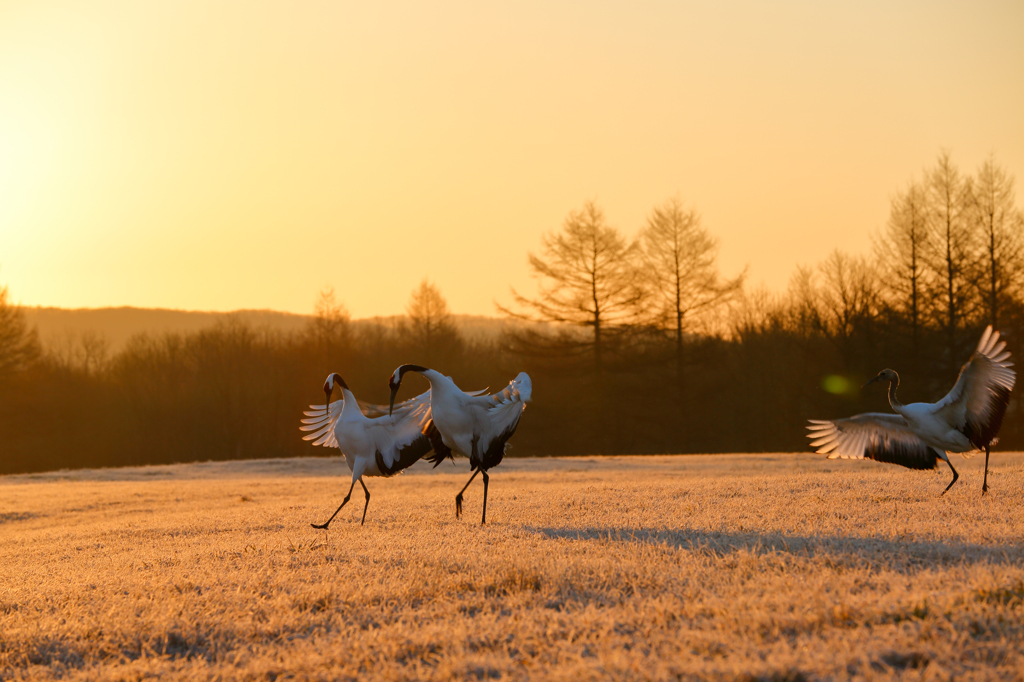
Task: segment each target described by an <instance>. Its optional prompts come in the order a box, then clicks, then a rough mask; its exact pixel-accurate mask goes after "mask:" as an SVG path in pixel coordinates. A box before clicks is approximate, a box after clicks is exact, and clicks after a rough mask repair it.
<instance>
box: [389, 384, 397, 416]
mask: <svg viewBox="0 0 1024 682" xmlns="http://www.w3.org/2000/svg"><path fill="white" fill-rule="evenodd" d="M397 393H398V386H395V387H394V388H392V389H391V404H390V405H389V406H388V416H389V417H390V416H391V413H392V412H394V411H395V394H397Z"/></svg>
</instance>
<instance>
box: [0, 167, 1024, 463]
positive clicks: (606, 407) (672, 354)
mask: <svg viewBox="0 0 1024 682" xmlns="http://www.w3.org/2000/svg"><path fill="white" fill-rule="evenodd" d="M1022 240H1024V217H1022V213H1021V211H1020V209H1019V208H1017V206H1016V203H1015V192H1014V185H1013V178H1012V177H1011V176H1009V175H1008V174H1007V173H1006V172H1005V170H1003V169H1002V168H1001V167H999V166H998V165H997V164H996V163H995V161H994V160H991V159H990V160H989V161H987V162H986V163H985V164H983V165H982V167H981V168H979V169H978V170H977V171H976V172H975V174H973V175H965V174H963V173H962V172H961V171H960V170H959V169H958V168H957V167H956V166H955V165H954V164H953V163H952V161H951V159H950V157H949V155H948V154H942V155H940V156H939V158H938V159H937V161H936V163H935V164H934V165H933V166H932V167H931V168H929V169H927V170H926V171H925V172H924V173H923V174H922V176H921V177H920V178H918V179H915V180H914V181H913V182H911V183H909V184H908V185H907V186H906V187H905V188H904V189H903V190H902V191H900V192H898V193H897V194H896V195H894V196H893V198H892V206H891V211H890V217H889V221H888V223H887V225H886V227H885V228H884V229H883V230H882V231H881V232H880V233H879V234H877V235H876V236H875V240H874V242H875V243H874V248H873V250H872V253H871V255H870V257H867V256H857V255H850V254H846V253H843V252H840V251H836V252H834V253H832V254H831V255H830V256H829V257H827V258H826V259H825V260H824V261H823V262H822V263H819V264H817V265H815V266H810V267H801V268H798V270H797V271H796V272H795V273H794V275H793V277H792V280H791V283H790V286H789V288H788V290H786V291H785V292H782V293H771V292H766V291H761V290H756V289H750V288H748V287H745V286H744V276H743V274H742V273H741V274H740V275H739V276H736V277H734V278H731V279H730V278H726V277H723V276H722V275H721V274H720V273H719V270H718V267H717V264H716V256H717V248H718V242H717V240H716V239H715V238H714V237H713V236H712V235H711V233H710V232H709V231H708V230H707V229H706V228H705V227H704V225H703V224H702V221H701V217H700V215H699V214H698V213H697V212H696V211H694V210H693V209H690V208H687V207H686V206H684V204H683V203H682V201H680V200H679V199H672V200H669V201H667V202H666V203H664V204H663V205H661V206H659V207H656V208H655V209H653V210H652V211H651V213H650V215H649V217H648V219H647V221H646V224H645V225H643V226H642V227H641V228H640V230H638V232H637V234H636V236H635V237H634V238H629V237H628V236H627V235H625V234H623V233H622V232H621V231H619V230H618V229H616V228H614V227H613V226H611V225H609V224H608V222H607V219H606V218H605V215H604V213H603V212H602V210H601V209H600V207H599V206H597V205H596V204H595V203H593V202H588V203H586V204H584V205H583V206H582V207H581V208H580V209H579V210H577V211H573V212H571V213H570V214H569V215H568V216H567V217H566V219H565V222H564V224H563V225H562V227H561V229H559V230H556V231H554V232H552V233H550V234H548V235H547V236H546V237H545V238H544V240H543V241H542V243H541V250H540V252H538V253H535V254H530V255H529V263H530V266H531V269H532V271H533V273H534V274H535V276H536V277H537V279H538V288H537V294H536V296H535V297H532V298H531V297H528V296H524V295H521V294H519V293H517V292H514V291H513V294H512V296H513V303H512V305H509V306H507V307H501V306H499V309H500V310H502V311H503V312H504V313H505V314H506V315H507V318H508V322H507V324H506V326H505V330H504V332H503V333H502V334H500V335H499V336H498V337H497V338H494V339H491V340H482V341H481V340H470V339H467V338H466V337H464V336H463V335H462V334H461V333H460V332H459V330H458V328H457V326H456V325H455V324H454V323H453V320H452V317H451V314H450V312H449V310H448V306H447V304H446V302H445V300H444V298H443V296H442V295H441V292H440V291H439V290H438V289H437V287H435V286H434V285H432V284H430V283H429V282H428V281H426V280H424V282H423V283H422V284H421V285H420V286H419V287H417V289H416V290H415V291H414V292H413V293H412V296H411V298H410V301H409V305H408V307H407V310H406V313H407V315H406V317H405V318H404V320H402V321H400V322H399V323H397V324H391V325H387V324H360V325H354V324H353V323H352V321H351V319H350V317H349V315H348V313H347V311H346V310H345V308H344V306H342V305H341V304H339V303H338V302H337V296H336V294H335V292H334V291H333V290H328V291H324V292H322V293H321V295H320V298H319V299H318V301H317V302H316V305H315V309H314V315H313V317H312V318H311V321H310V323H309V325H308V326H307V327H306V329H304V330H303V331H302V332H301V333H294V334H284V333H280V332H275V331H271V330H267V329H256V328H253V327H251V326H246V325H244V324H241V323H237V322H229V323H225V324H221V325H219V326H217V327H213V328H210V329H207V330H205V331H201V332H197V333H193V334H186V335H178V334H165V335H162V336H155V337H154V336H139V337H136V338H134V339H132V340H131V341H130V342H129V343H128V344H127V346H126V347H125V348H123V349H121V350H120V351H118V352H116V353H111V352H110V351H109V348H108V347H107V346H106V344H105V343H104V341H103V339H102V338H100V337H97V336H95V335H84V336H82V337H80V338H77V339H68V340H66V341H65V342H64V343H62V344H57V345H54V346H52V347H50V348H47V349H45V350H44V349H43V348H41V347H40V344H39V342H38V340H37V338H36V336H35V334H34V332H33V331H32V330H30V329H28V328H27V326H26V324H25V322H24V318H23V316H22V315H21V313H20V311H19V309H18V308H17V307H16V306H13V305H11V304H10V303H9V302H8V300H7V291H6V289H0V470H2V471H4V472H14V471H32V470H42V469H52V468H59V467H76V466H102V465H127V464H142V463H162V462H174V461H190V460H203V459H226V458H251V457H281V456H300V455H311V454H319V455H324V454H330V452H329V451H325V450H323V449H321V448H313V447H311V446H310V445H309V444H308V443H306V442H304V441H302V440H301V439H300V437H299V435H300V434H299V432H298V430H297V426H298V419H299V415H300V413H301V410H302V409H304V407H305V405H307V404H308V403H311V402H314V403H315V402H321V401H322V392H321V390H320V387H321V385H322V382H323V379H324V377H326V376H327V374H328V373H329V372H332V371H337V372H340V373H341V374H342V375H343V376H344V377H345V379H346V381H347V382H348V383H349V385H350V386H352V387H353V389H354V390H355V391H356V393H357V395H359V396H360V397H361V398H363V399H365V400H369V401H372V402H382V403H383V402H386V401H387V395H388V392H387V377H388V375H389V374H390V373H391V371H392V370H393V369H394V368H395V367H396V366H397V365H398V364H400V363H403V362H421V363H423V364H428V365H431V366H433V367H435V368H437V369H439V370H442V371H444V372H445V373H447V374H450V375H451V376H452V377H453V378H454V379H455V381H456V382H457V383H458V384H459V385H460V386H462V387H464V388H466V389H477V388H483V387H485V386H489V387H490V388H491V389H498V388H500V387H502V386H503V385H504V384H505V383H506V382H507V381H508V380H509V379H510V378H511V377H513V376H515V374H516V373H518V372H519V371H520V370H525V371H527V372H529V373H530V375H531V377H532V378H533V383H534V388H535V390H534V403H533V404H532V405H531V406H530V408H529V409H528V411H527V414H526V416H525V418H524V420H523V422H522V424H521V427H520V429H519V431H518V432H517V434H516V437H515V439H514V445H515V449H514V450H513V451H512V453H511V454H513V455H540V456H547V455H563V454H564V455H576V454H591V453H594V454H643V453H677V452H681V453H686V452H736V451H744V452H745V451H792V450H803V449H805V448H806V439H805V438H804V435H803V434H804V429H803V425H804V423H805V422H804V420H806V419H807V418H809V417H833V416H844V415H849V414H854V413H856V412H861V411H867V410H875V411H878V410H887V409H888V407H887V405H886V402H885V396H884V392H882V391H867V392H865V393H863V394H862V393H860V391H859V389H858V388H857V387H858V386H860V385H861V384H862V383H863V382H864V381H865V380H866V379H867V378H869V377H871V376H873V375H874V374H875V373H877V372H878V370H880V369H882V368H883V367H886V366H888V367H893V368H894V369H896V370H898V371H899V372H900V373H901V375H902V376H903V379H904V380H903V384H902V386H901V391H902V394H901V396H902V397H903V398H904V400H906V401H907V402H910V401H916V400H927V401H933V400H936V399H938V398H939V397H941V396H942V395H943V393H944V392H945V391H946V390H948V389H949V387H950V386H951V385H952V383H953V381H954V380H955V378H956V373H957V371H958V369H959V366H960V365H961V364H962V363H963V362H965V361H966V359H967V357H968V356H969V354H970V352H971V350H972V349H973V344H975V343H976V342H977V339H978V336H979V335H980V332H981V330H982V329H983V328H984V326H985V325H986V324H990V323H991V324H994V325H995V326H996V327H997V328H999V329H1000V330H1001V331H1002V332H1003V333H1004V334H1005V335H1006V339H1007V341H1008V343H1009V346H1010V350H1011V352H1012V353H1014V354H1015V355H1017V356H1018V357H1020V356H1021V354H1022V353H1024V348H1022V346H1021V340H1022V339H1024V289H1022V286H1024V279H1022V276H1021V273H1022V272H1024V267H1022V266H1024V262H1022V259H1024V241H1022ZM410 381H418V377H417V378H410ZM410 388H414V387H410ZM415 388H419V389H421V390H423V389H425V388H426V383H425V382H422V385H421V386H416V387H415ZM1021 416H1022V415H1021V403H1020V401H1019V400H1018V399H1017V398H1016V396H1014V397H1013V399H1012V400H1011V404H1010V409H1009V412H1008V414H1007V418H1006V420H1005V421H1004V424H1003V429H1002V433H1001V445H1002V447H1008V448H1020V447H1024V433H1022V431H1021Z"/></svg>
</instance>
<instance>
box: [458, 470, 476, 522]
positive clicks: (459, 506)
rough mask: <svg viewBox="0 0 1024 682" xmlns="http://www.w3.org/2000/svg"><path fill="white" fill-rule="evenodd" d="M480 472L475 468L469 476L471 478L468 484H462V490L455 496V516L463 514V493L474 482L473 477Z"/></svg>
mask: <svg viewBox="0 0 1024 682" xmlns="http://www.w3.org/2000/svg"><path fill="white" fill-rule="evenodd" d="M479 473H480V470H479V469H473V475H472V476H470V477H469V480H468V481H466V485H464V486H462V490H460V491H459V494H458V495H456V496H455V518H459V517H460V516H462V493H464V492H466V488H468V487H469V484H470V483H472V482H473V479H474V478H476V475H477V474H479Z"/></svg>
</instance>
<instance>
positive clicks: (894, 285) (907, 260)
mask: <svg viewBox="0 0 1024 682" xmlns="http://www.w3.org/2000/svg"><path fill="white" fill-rule="evenodd" d="M927 218H928V206H927V202H926V197H925V192H924V189H923V188H922V187H921V185H919V184H917V183H911V184H910V186H909V187H907V189H906V191H904V192H901V193H899V194H897V195H896V196H895V197H893V199H892V202H891V206H890V209H889V223H888V224H887V225H886V229H885V231H884V232H882V233H881V234H879V235H877V236H876V237H875V243H874V251H875V256H876V259H877V262H878V268H879V270H880V274H881V284H882V285H883V286H884V287H885V288H886V289H887V290H888V292H889V294H890V297H891V298H890V300H893V301H894V302H895V307H896V308H897V310H899V311H900V312H901V313H902V314H903V315H905V316H906V318H907V320H908V322H909V323H910V335H911V347H912V348H913V349H914V350H917V349H918V348H920V344H921V326H922V323H923V317H924V315H923V309H924V307H925V306H924V303H925V301H924V296H923V294H924V290H925V288H926V287H925V284H926V283H925V279H924V278H925V277H926V275H927V270H926V269H925V267H924V260H923V258H924V255H925V253H926V252H927V251H928V248H929V244H928V240H929V238H930V237H931V233H930V232H929V231H928V220H927Z"/></svg>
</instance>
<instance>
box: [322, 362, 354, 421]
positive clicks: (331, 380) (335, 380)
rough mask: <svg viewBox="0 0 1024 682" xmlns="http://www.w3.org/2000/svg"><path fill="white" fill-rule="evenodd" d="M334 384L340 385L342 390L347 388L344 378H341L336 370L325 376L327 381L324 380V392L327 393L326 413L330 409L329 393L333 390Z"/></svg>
mask: <svg viewBox="0 0 1024 682" xmlns="http://www.w3.org/2000/svg"><path fill="white" fill-rule="evenodd" d="M335 385H338V386H341V388H342V390H345V389H347V388H348V384H346V383H345V380H344V379H342V378H341V375H340V374H338V373H337V372H334V373H333V374H331V375H330V376H329V377H327V381H325V382H324V393H326V394H327V413H328V414H330V411H331V393H333V392H334V386H335Z"/></svg>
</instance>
